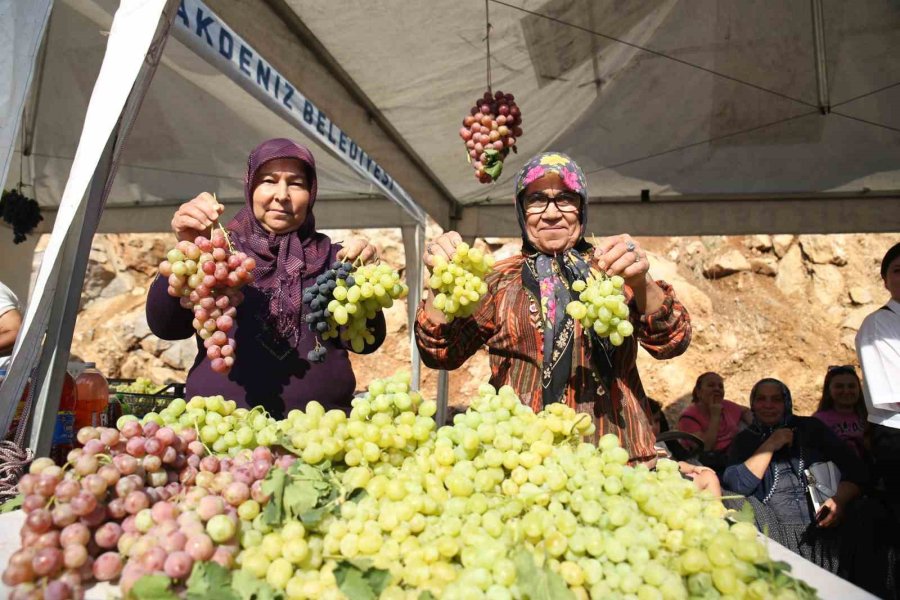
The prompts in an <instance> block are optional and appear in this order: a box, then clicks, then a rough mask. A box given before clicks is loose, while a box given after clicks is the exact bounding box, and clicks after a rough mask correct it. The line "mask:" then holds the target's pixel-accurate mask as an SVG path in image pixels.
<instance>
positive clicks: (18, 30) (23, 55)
mask: <svg viewBox="0 0 900 600" xmlns="http://www.w3.org/2000/svg"><path fill="white" fill-rule="evenodd" d="M52 6H53V1H52V0H24V1H23V0H0V185H3V183H4V182H5V181H6V174H7V172H8V171H9V163H10V159H11V157H12V153H13V148H14V147H15V145H16V141H15V135H16V130H17V129H18V127H17V126H18V124H19V119H21V118H22V110H23V108H24V106H25V98H26V97H27V96H28V88H29V86H30V85H31V77H32V75H33V74H34V67H35V64H34V63H35V59H36V57H37V53H38V49H39V48H40V47H41V39H42V38H43V37H44V30H45V29H46V28H47V20H48V19H49V17H50V8H51V7H52Z"/></svg>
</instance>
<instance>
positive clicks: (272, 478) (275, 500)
mask: <svg viewBox="0 0 900 600" xmlns="http://www.w3.org/2000/svg"><path fill="white" fill-rule="evenodd" d="M286 478H287V477H286V473H285V472H284V470H282V469H269V473H268V475H266V478H265V480H263V484H262V491H263V493H265V494H268V495H269V496H270V498H269V501H268V502H267V503H266V507H265V508H264V509H263V513H262V514H263V521H264V522H265V523H266V524H267V525H280V524H281V519H282V517H283V516H284V485H285V480H286Z"/></svg>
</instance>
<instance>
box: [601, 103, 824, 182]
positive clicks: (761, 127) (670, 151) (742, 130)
mask: <svg viewBox="0 0 900 600" xmlns="http://www.w3.org/2000/svg"><path fill="white" fill-rule="evenodd" d="M817 114H819V109H818V107H816V109H815V110H811V111H808V112H804V113H800V114H799V115H794V116H793V117H787V118H784V119H779V120H777V121H772V122H771V123H763V124H762V125H756V126H754V127H748V128H747V129H741V130H740V131H732V132H731V133H725V134H723V135H717V136H715V137H711V138H707V139H705V140H700V141H699V142H691V143H690V144H685V145H683V146H676V147H675V148H669V149H668V150H663V151H661V152H654V153H653V154H648V155H646V156H641V157H640V158H632V159H629V160H626V161H622V162H620V163H616V164H614V165H606V166H604V167H600V168H599V169H593V170H590V171H588V170H585V174H591V173H599V172H600V171H607V170H609V169H617V168H619V167H624V166H626V165H630V164H632V163H636V162H641V161H642V160H649V159H651V158H657V157H660V156H664V155H666V154H671V153H673V152H679V151H681V150H687V149H689V148H693V147H694V146H702V145H703V144H709V143H710V142H716V141H718V140H723V139H725V138H730V137H734V136H736V135H742V134H744V133H751V132H753V131H758V130H760V129H765V128H767V127H774V126H775V125H781V124H782V123H787V122H788V121H794V120H796V119H802V118H803V117H808V116H810V115H817ZM833 114H839V113H833Z"/></svg>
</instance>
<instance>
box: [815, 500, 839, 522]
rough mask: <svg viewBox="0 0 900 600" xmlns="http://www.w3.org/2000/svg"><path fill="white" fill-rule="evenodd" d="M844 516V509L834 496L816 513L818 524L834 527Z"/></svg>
mask: <svg viewBox="0 0 900 600" xmlns="http://www.w3.org/2000/svg"><path fill="white" fill-rule="evenodd" d="M843 517H844V509H843V508H842V507H841V504H840V503H839V502H837V501H836V500H835V499H834V498H833V497H832V498H829V499H828V500H826V501H825V502H823V503H822V506H820V507H819V512H817V513H816V517H815V518H816V524H817V525H818V526H819V527H834V526H835V525H838V524H840V522H841V519H843Z"/></svg>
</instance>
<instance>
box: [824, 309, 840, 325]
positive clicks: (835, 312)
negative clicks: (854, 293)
mask: <svg viewBox="0 0 900 600" xmlns="http://www.w3.org/2000/svg"><path fill="white" fill-rule="evenodd" d="M825 319H826V320H827V321H828V322H829V323H830V324H832V325H835V326H837V325H840V324H841V323H842V322H843V320H844V307H843V306H841V305H839V304H832V305H831V306H829V307H828V308H827V309H825Z"/></svg>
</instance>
